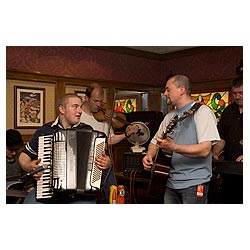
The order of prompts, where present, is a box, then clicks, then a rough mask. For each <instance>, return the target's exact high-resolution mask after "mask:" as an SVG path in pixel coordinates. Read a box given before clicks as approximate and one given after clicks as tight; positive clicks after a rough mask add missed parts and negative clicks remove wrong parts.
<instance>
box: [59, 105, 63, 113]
mask: <svg viewBox="0 0 250 250" xmlns="http://www.w3.org/2000/svg"><path fill="white" fill-rule="evenodd" d="M58 111H59V113H60V114H64V112H65V108H64V107H63V105H60V106H59V107H58Z"/></svg>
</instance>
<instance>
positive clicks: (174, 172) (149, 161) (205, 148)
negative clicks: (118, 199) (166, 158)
mask: <svg viewBox="0 0 250 250" xmlns="http://www.w3.org/2000/svg"><path fill="white" fill-rule="evenodd" d="M164 96H166V99H167V104H171V105H174V106H175V107H176V109H174V110H172V111H171V112H169V113H168V114H167V115H166V116H165V118H164V120H163V121H162V123H161V125H160V127H159V129H158V131H157V133H156V135H155V136H154V137H153V139H152V140H151V142H150V144H149V147H148V151H147V154H146V155H145V157H144V158H143V165H144V169H145V170H151V168H152V167H154V161H156V160H157V159H154V157H157V155H158V150H162V151H164V152H165V153H166V154H168V155H169V154H170V155H171V166H170V171H169V176H168V180H167V184H166V189H165V194H164V203H166V204H185V203H186V204H187V203H191V204H195V203H197V204H199V203H200V204H201V203H207V193H208V186H209V181H210V178H211V176H212V152H211V149H212V145H213V144H215V143H217V141H218V140H220V137H219V134H218V130H217V127H216V125H217V122H216V118H215V116H214V114H213V112H212V110H211V109H210V108H209V107H208V106H206V105H202V106H201V107H200V108H199V109H198V110H197V111H196V112H195V113H194V114H193V115H189V116H188V117H186V118H185V119H180V121H178V123H177V124H176V126H175V129H174V131H171V134H170V135H167V136H162V135H163V134H165V129H166V128H167V127H168V124H169V122H170V121H171V120H172V119H173V117H176V116H178V117H181V116H183V114H185V112H187V111H189V110H191V109H192V106H193V105H194V104H195V102H194V101H193V100H192V99H191V82H190V80H189V78H188V77H186V76H184V75H176V76H173V77H171V78H170V79H169V80H168V81H167V83H166V86H165V92H164ZM153 159H154V161H153Z"/></svg>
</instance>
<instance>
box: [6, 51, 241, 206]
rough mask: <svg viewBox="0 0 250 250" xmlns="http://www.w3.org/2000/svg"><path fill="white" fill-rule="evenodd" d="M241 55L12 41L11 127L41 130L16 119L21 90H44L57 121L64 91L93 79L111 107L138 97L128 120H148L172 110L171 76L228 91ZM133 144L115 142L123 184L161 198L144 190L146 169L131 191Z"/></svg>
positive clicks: (200, 88) (46, 107)
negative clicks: (168, 98)
mask: <svg viewBox="0 0 250 250" xmlns="http://www.w3.org/2000/svg"><path fill="white" fill-rule="evenodd" d="M242 59H243V47H242V46H201V47H199V46H196V47H192V48H184V49H182V50H178V51H173V52H168V53H156V52H149V51H143V50H141V49H140V48H139V47H138V48H136V49H135V48H129V47H114V46H109V47H102V46H99V47H96V46H95V47H94V46H93V47H90V46H88V47H86V46H77V47H75V46H74V47H73V46H72V47H71V46H65V47H64V46H8V47H6V81H7V84H6V97H7V98H6V114H8V115H7V116H6V129H9V128H16V129H18V130H19V131H20V132H21V134H22V136H23V139H24V142H25V143H26V142H27V141H28V140H29V138H30V137H31V136H32V134H33V133H34V131H35V130H36V128H35V127H32V126H30V127H27V126H25V124H18V122H17V113H16V109H17V99H16V97H17V90H18V89H19V90H20V89H21V90H25V89H34V90H35V91H36V90H37V91H42V92H41V93H42V94H43V98H44V99H43V101H44V103H43V107H42V109H43V110H42V115H43V123H46V122H49V121H52V120H54V118H55V115H56V112H55V102H56V100H57V98H58V97H59V96H61V95H63V94H64V93H69V92H77V93H79V94H82V93H83V92H84V90H85V88H86V86H88V85H89V84H90V83H92V82H96V83H99V84H101V85H102V86H103V87H104V90H105V100H104V101H105V102H106V103H107V104H109V105H110V106H113V105H114V103H113V102H114V100H115V99H116V100H117V102H118V103H120V102H122V101H128V99H130V100H131V99H134V100H135V102H136V104H135V105H134V106H133V108H135V110H134V111H135V114H138V116H135V115H134V116H133V114H132V113H133V112H131V113H128V114H126V116H127V119H128V121H131V122H133V121H136V120H141V121H142V122H149V121H148V120H154V121H155V120H157V118H158V115H159V114H163V115H164V114H166V113H167V112H168V108H167V107H166V106H165V105H164V98H163V97H162V94H163V89H164V86H165V81H166V77H167V76H169V75H172V74H185V75H188V76H189V77H190V78H191V80H192V82H193V92H194V93H207V92H217V91H219V92H220V91H228V90H229V87H230V85H231V82H232V79H233V78H235V77H236V76H237V72H236V68H237V67H238V66H239V64H240V62H241V60H242ZM230 101H231V97H230V94H229V96H228V102H230ZM143 114H147V115H146V116H145V115H143ZM152 126H153V127H150V130H151V131H153V132H156V127H157V126H158V125H157V124H153V125H152ZM123 129H124V128H121V129H120V130H119V129H118V130H116V133H121V132H123V131H124V130H123ZM152 136H153V134H152V135H151V137H152ZM131 146H133V145H132V144H131V142H129V141H127V140H123V141H121V142H120V143H118V144H116V145H113V146H112V154H113V162H114V169H115V173H116V177H117V181H118V184H124V185H125V187H127V189H128V192H129V194H130V195H133V197H134V199H133V201H132V200H130V202H131V203H133V202H134V203H158V202H160V201H159V200H158V199H154V198H153V197H148V196H147V195H146V194H145V192H144V190H145V188H146V185H147V177H145V176H143V174H142V176H139V178H138V179H137V184H135V187H134V189H136V190H131V187H130V190H129V186H130V181H131V180H130V178H129V177H128V176H125V175H124V168H125V167H126V166H124V165H125V164H127V162H126V159H127V158H126V157H128V155H127V154H128V152H130V148H131ZM129 157H130V155H129ZM131 157H132V156H131ZM129 160H130V161H132V160H133V159H132V158H129ZM137 160H138V159H137ZM134 163H135V162H134ZM135 164H137V165H138V163H135ZM136 167H139V168H140V166H136Z"/></svg>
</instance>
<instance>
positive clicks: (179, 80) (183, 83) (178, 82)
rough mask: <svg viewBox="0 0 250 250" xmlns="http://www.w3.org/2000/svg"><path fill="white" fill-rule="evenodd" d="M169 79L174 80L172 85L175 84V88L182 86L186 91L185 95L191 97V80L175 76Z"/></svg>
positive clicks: (183, 76)
mask: <svg viewBox="0 0 250 250" xmlns="http://www.w3.org/2000/svg"><path fill="white" fill-rule="evenodd" d="M171 78H174V81H173V83H174V84H175V86H177V87H180V86H184V87H185V89H186V93H187V95H191V91H192V83H191V80H190V79H189V78H188V77H187V76H185V75H175V76H173V77H171Z"/></svg>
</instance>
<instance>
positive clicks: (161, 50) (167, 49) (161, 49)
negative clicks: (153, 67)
mask: <svg viewBox="0 0 250 250" xmlns="http://www.w3.org/2000/svg"><path fill="white" fill-rule="evenodd" d="M125 47H126V48H131V49H136V50H141V51H146V52H151V53H156V54H167V53H171V52H176V51H181V50H185V49H191V48H195V47H197V46H125Z"/></svg>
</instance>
